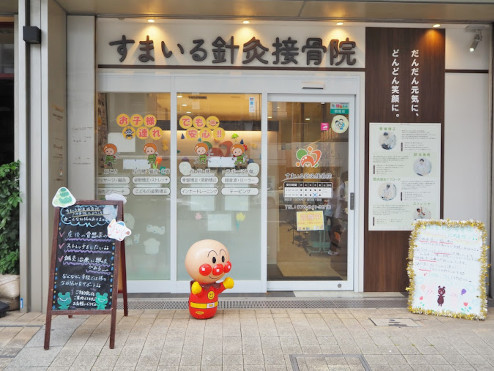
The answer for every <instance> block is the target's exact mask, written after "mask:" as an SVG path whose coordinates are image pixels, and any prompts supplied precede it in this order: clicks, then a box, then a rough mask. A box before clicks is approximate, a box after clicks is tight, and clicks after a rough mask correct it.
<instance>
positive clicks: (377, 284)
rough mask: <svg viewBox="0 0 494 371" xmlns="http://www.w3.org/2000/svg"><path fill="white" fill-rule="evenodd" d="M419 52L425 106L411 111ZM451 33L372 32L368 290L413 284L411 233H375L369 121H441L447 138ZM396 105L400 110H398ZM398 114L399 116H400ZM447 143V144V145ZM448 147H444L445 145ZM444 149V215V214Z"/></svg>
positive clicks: (369, 42) (368, 41)
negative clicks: (395, 85)
mask: <svg viewBox="0 0 494 371" xmlns="http://www.w3.org/2000/svg"><path fill="white" fill-rule="evenodd" d="M397 50H399V52H398V55H399V63H400V65H399V72H398V78H399V82H400V83H399V86H400V91H399V95H400V97H399V106H396V107H397V108H399V112H395V111H392V108H391V86H392V80H393V74H392V63H393V60H394V57H393V51H395V55H396V51H397ZM414 50H418V51H419V58H418V59H417V62H419V64H420V65H419V68H420V73H419V77H418V78H419V79H420V92H419V102H420V103H419V106H418V109H419V111H418V112H413V111H412V109H411V104H412V103H411V81H412V80H411V74H412V66H411V63H412V51H414ZM444 72H445V33H444V30H436V29H407V28H367V29H366V72H365V106H366V112H365V121H366V129H365V143H366V148H365V153H366V155H365V195H364V199H365V210H364V212H365V217H364V221H365V227H364V291H367V292H370V291H395V292H403V291H405V289H406V287H407V286H408V276H407V271H406V267H407V257H408V239H409V236H410V232H409V231H369V229H368V211H369V210H368V208H369V123H370V122H388V123H400V122H401V123H437V122H439V123H441V125H442V129H441V137H442V138H444V135H443V132H444ZM396 107H395V108H396ZM397 113H399V115H398V116H397ZM442 141H443V140H441V142H442ZM441 147H442V148H443V147H444V146H443V145H441ZM442 162H443V155H442V149H441V217H442V210H443V202H442V198H443V197H442V193H443V188H444V187H443V184H442V183H443V180H442V179H443V178H444V177H443V174H442V168H443V166H442Z"/></svg>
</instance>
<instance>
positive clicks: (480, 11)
mask: <svg viewBox="0 0 494 371" xmlns="http://www.w3.org/2000/svg"><path fill="white" fill-rule="evenodd" d="M18 1H19V0H0V14H14V13H17V6H18V5H17V4H18ZM20 1H24V0H20ZM57 2H58V3H59V4H60V6H62V7H63V8H64V9H65V10H66V12H67V13H68V14H92V15H100V16H115V17H118V16H121V17H130V16H155V17H165V18H192V19H244V18H250V19H252V20H255V19H259V20H301V21H302V20H304V21H307V20H316V21H317V20H321V21H323V20H347V21H370V22H372V21H389V22H392V21H409V22H419V21H425V22H443V23H446V22H450V23H491V22H493V21H494V0H471V1H459V0H435V1H434V0H415V1H413V0H374V1H359V0H346V1H336V0H207V1H204V0H84V1H81V0H57Z"/></svg>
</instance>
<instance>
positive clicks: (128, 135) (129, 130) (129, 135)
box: [122, 126, 136, 140]
mask: <svg viewBox="0 0 494 371" xmlns="http://www.w3.org/2000/svg"><path fill="white" fill-rule="evenodd" d="M122 135H123V136H124V138H125V139H129V140H130V139H133V138H134V136H135V135H136V129H134V128H133V127H132V126H127V127H126V128H124V129H123V130H122Z"/></svg>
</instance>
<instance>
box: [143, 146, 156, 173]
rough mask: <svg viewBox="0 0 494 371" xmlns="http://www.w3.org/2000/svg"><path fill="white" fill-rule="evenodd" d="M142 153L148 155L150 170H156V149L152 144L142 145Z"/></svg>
mask: <svg viewBox="0 0 494 371" xmlns="http://www.w3.org/2000/svg"><path fill="white" fill-rule="evenodd" d="M144 153H145V154H146V155H148V164H149V166H150V167H151V168H152V169H156V168H157V167H158V164H157V161H156V160H157V159H158V147H156V144H154V143H146V144H145V145H144Z"/></svg>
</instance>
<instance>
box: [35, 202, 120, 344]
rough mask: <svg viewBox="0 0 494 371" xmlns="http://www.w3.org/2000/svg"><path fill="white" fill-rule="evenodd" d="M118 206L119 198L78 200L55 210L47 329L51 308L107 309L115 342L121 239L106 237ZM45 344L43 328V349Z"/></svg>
mask: <svg viewBox="0 0 494 371" xmlns="http://www.w3.org/2000/svg"><path fill="white" fill-rule="evenodd" d="M122 208H123V207H122V202H121V201H79V202H77V203H76V204H75V205H72V206H69V207H65V208H56V210H55V221H54V231H53V233H54V235H53V246H52V264H51V275H50V288H49V299H48V308H47V309H48V310H47V328H48V327H49V326H50V325H51V323H49V322H51V315H52V314H53V312H54V313H55V314H68V315H72V314H108V313H111V314H112V336H111V339H112V340H113V342H114V323H113V322H114V318H113V317H114V314H115V310H116V299H117V291H118V287H117V284H118V266H119V258H120V243H121V242H120V241H117V240H115V239H111V238H109V237H108V225H109V224H110V222H111V221H112V220H113V219H116V220H122V213H123V211H122ZM47 337H48V339H47ZM111 343H112V341H111ZM111 345H112V344H110V347H112V346H111ZM48 346H49V333H48V332H47V335H45V349H48V348H47V347H48Z"/></svg>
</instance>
